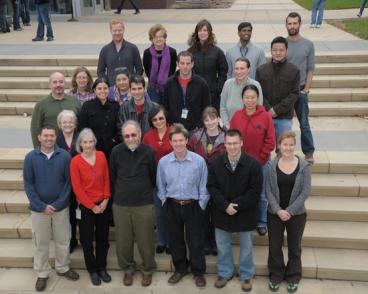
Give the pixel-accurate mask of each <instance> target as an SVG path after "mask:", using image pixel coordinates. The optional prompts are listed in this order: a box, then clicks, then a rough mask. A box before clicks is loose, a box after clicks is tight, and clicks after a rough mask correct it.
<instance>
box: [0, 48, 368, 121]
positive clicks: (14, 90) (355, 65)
mask: <svg viewBox="0 0 368 294" xmlns="http://www.w3.org/2000/svg"><path fill="white" fill-rule="evenodd" d="M0 64H1V66H0V115H17V114H18V115H22V114H23V113H27V114H32V110H33V107H34V105H35V103H36V102H37V101H38V100H40V99H41V98H42V97H44V96H45V95H47V94H48V93H49V90H48V76H49V75H50V73H52V72H53V71H55V70H59V71H61V72H62V73H64V75H65V76H66V81H67V88H70V82H71V76H72V74H73V71H74V69H75V67H76V66H77V65H85V66H87V67H88V68H89V69H90V70H91V73H92V74H93V75H94V76H95V75H96V65H97V58H96V57H95V56H62V57H54V56H45V58H40V57H35V58H32V57H28V56H27V57H24V56H23V57H22V56H17V57H14V58H12V57H5V56H3V57H1V56H0ZM316 67H317V69H316V72H315V78H314V80H313V88H312V90H311V95H310V101H311V102H310V115H311V116H354V115H366V114H367V113H368V55H350V54H345V55H334V54H331V53H329V54H328V55H319V56H317V66H316Z"/></svg>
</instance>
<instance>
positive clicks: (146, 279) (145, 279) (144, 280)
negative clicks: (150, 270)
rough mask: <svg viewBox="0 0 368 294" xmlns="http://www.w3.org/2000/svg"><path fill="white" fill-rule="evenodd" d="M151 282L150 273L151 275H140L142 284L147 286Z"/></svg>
mask: <svg viewBox="0 0 368 294" xmlns="http://www.w3.org/2000/svg"><path fill="white" fill-rule="evenodd" d="M151 283H152V274H151V275H143V276H142V286H143V287H148V286H149V285H151Z"/></svg>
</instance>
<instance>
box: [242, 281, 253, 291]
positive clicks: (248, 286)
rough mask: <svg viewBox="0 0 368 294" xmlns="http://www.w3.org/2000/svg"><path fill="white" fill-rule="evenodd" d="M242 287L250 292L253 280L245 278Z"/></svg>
mask: <svg viewBox="0 0 368 294" xmlns="http://www.w3.org/2000/svg"><path fill="white" fill-rule="evenodd" d="M241 288H242V290H243V291H244V292H250V291H251V290H252V281H251V280H244V281H243V284H242V286H241Z"/></svg>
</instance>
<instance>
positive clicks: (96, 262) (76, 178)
mask: <svg viewBox="0 0 368 294" xmlns="http://www.w3.org/2000/svg"><path fill="white" fill-rule="evenodd" d="M96 142H97V140H96V137H95V135H94V134H93V132H92V130H91V129H88V128H85V129H83V130H82V131H81V132H80V134H79V136H78V139H77V143H76V148H77V151H78V153H79V154H78V155H77V156H75V157H74V158H73V159H72V161H71V163H70V176H71V181H72V186H73V191H74V193H75V195H76V196H77V200H78V202H79V203H80V205H79V207H80V210H81V220H80V222H79V234H80V242H81V244H82V248H83V254H84V261H85V263H86V268H87V270H88V272H89V275H90V278H91V282H92V284H93V285H96V286H97V285H100V284H101V280H102V281H104V282H105V283H109V282H110V281H111V276H110V275H109V274H108V273H107V272H106V259H107V252H108V250H109V241H108V238H109V218H110V216H109V212H108V210H107V209H106V207H107V204H108V202H109V198H110V179H109V169H108V166H107V161H106V157H105V155H104V153H103V152H102V151H96ZM94 239H95V241H96V250H94V248H93V240H94ZM94 251H95V252H94Z"/></svg>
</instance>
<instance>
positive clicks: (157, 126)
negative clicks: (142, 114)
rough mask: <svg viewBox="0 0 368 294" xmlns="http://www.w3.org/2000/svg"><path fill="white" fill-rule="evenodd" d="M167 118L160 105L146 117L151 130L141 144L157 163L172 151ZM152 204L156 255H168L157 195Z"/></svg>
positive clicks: (167, 242)
mask: <svg viewBox="0 0 368 294" xmlns="http://www.w3.org/2000/svg"><path fill="white" fill-rule="evenodd" d="M167 116H168V115H167V111H166V109H165V108H164V107H163V106H161V105H160V106H159V107H156V108H154V109H153V110H152V111H151V112H150V114H149V116H148V122H149V124H150V126H151V128H152V129H151V130H149V131H148V132H147V133H146V134H145V135H144V137H143V143H144V144H147V145H149V146H151V148H152V149H153V151H155V154H156V159H157V162H158V161H159V160H160V159H161V158H162V157H164V156H165V155H166V154H169V153H170V152H171V151H172V150H173V148H172V146H171V144H170V140H169V133H170V126H169V125H168V123H167ZM154 203H155V214H156V243H157V244H156V253H162V252H164V251H166V253H167V254H169V253H170V249H169V247H168V246H169V236H168V229H167V216H166V214H165V211H164V210H163V208H162V203H161V200H160V199H159V198H158V197H157V195H155V197H154Z"/></svg>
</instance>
